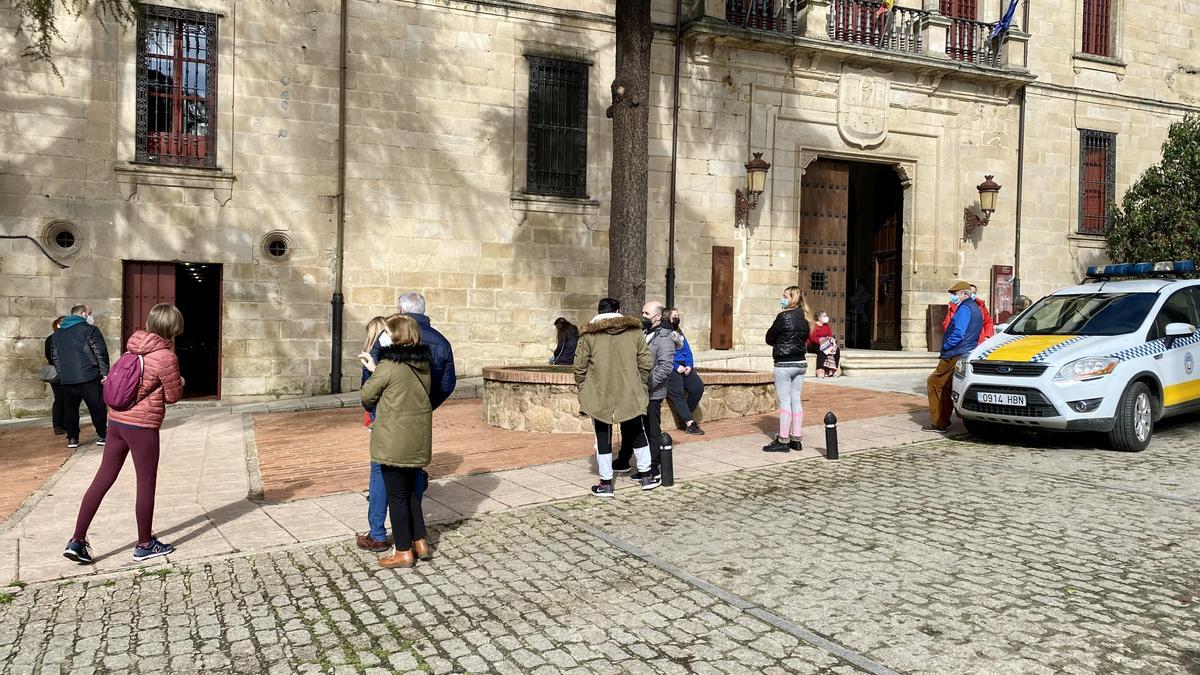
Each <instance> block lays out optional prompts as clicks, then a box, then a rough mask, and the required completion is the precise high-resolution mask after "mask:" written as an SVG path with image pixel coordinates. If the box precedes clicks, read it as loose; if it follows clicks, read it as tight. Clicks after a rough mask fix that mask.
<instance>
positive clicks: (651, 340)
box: [646, 324, 683, 401]
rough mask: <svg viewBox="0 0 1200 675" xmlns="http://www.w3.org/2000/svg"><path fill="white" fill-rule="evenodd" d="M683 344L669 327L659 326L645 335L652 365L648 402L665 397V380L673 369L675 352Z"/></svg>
mask: <svg viewBox="0 0 1200 675" xmlns="http://www.w3.org/2000/svg"><path fill="white" fill-rule="evenodd" d="M681 344H683V340H682V338H681V337H680V336H679V334H678V333H676V332H675V331H673V330H671V328H670V327H669V326H665V325H662V324H660V325H659V326H658V327H657V328H654V329H651V331H650V332H649V333H646V346H647V347H649V348H650V356H651V358H652V359H653V360H654V365H653V366H651V368H650V400H651V401H661V400H663V399H664V398H666V397H667V380H668V379H670V377H671V371H672V370H674V369H675V350H676V349H677V348H678V347H679V345H681Z"/></svg>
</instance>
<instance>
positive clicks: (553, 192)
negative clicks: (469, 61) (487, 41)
mask: <svg viewBox="0 0 1200 675" xmlns="http://www.w3.org/2000/svg"><path fill="white" fill-rule="evenodd" d="M526 58H527V59H528V61H529V158H528V163H527V171H526V186H525V191H526V192H528V193H530V194H536V195H548V196H554V197H586V196H587V115H588V64H586V63H580V62H578V61H563V60H560V59H551V58H546V57H542V56H529V57H526Z"/></svg>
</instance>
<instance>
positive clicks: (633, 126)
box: [608, 0, 654, 314]
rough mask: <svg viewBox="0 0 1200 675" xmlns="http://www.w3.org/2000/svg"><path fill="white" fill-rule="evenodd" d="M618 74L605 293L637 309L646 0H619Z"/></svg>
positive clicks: (644, 173) (640, 296)
mask: <svg viewBox="0 0 1200 675" xmlns="http://www.w3.org/2000/svg"><path fill="white" fill-rule="evenodd" d="M616 19H617V25H616V33H617V74H616V79H615V80H614V81H613V84H612V98H613V103H612V106H611V107H609V109H608V116H609V117H610V118H612V121H613V132H612V137H613V160H612V206H611V210H610V213H609V226H608V294H609V295H610V296H612V297H614V298H616V299H617V300H620V301H621V310H622V311H624V312H626V313H634V314H636V313H637V312H638V311H640V310H641V307H642V303H644V302H645V300H646V208H647V202H648V200H649V186H648V168H647V153H648V147H647V133H648V125H649V120H650V42H651V40H652V39H653V36H654V31H653V28H652V26H651V24H650V0H617V8H616Z"/></svg>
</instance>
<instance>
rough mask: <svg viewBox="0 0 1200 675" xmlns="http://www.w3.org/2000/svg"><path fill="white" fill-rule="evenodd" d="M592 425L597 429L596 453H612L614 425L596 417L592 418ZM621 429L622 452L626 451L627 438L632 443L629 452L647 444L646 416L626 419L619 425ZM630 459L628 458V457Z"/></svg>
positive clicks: (631, 452)
mask: <svg viewBox="0 0 1200 675" xmlns="http://www.w3.org/2000/svg"><path fill="white" fill-rule="evenodd" d="M592 427H593V428H594V429H595V430H596V453H597V454H600V455H611V454H612V430H613V425H611V424H609V423H608V422H604V421H602V420H598V419H596V418H595V417H593V418H592ZM619 428H620V429H621V452H625V439H627V438H628V439H629V441H630V442H631V443H636V444H637V445H630V446H629V447H630V451H629V454H631V455H632V454H633V450H632V448H640V447H642V446H644V445H646V418H644V417H635V418H633V419H631V420H625V421H624V422H621V423H620V425H619ZM626 461H628V458H627V459H626Z"/></svg>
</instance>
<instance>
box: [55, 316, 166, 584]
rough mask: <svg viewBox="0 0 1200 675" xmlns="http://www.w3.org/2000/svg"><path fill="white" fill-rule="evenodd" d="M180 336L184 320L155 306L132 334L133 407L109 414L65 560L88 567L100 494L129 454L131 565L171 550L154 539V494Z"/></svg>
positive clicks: (130, 349) (128, 348)
mask: <svg viewBox="0 0 1200 675" xmlns="http://www.w3.org/2000/svg"><path fill="white" fill-rule="evenodd" d="M182 333H183V315H182V314H180V313H179V309H177V308H176V307H175V306H174V305H168V304H159V305H155V306H154V308H153V309H151V310H150V316H149V317H148V318H147V319H146V330H140V329H139V330H137V331H134V333H133V335H131V336H129V341H128V342H127V343H126V346H125V349H126V351H128V352H130V353H133V354H138V355H140V356H141V357H142V382H141V385H140V386H139V387H138V393H137V403H135V404H134V405H133V407H131V408H129V409H128V410H122V411H115V410H110V411H109V413H108V422H109V430H108V437H107V439H106V440H107V441H108V443H107V444H106V445H105V446H104V456H103V457H102V458H101V460H100V468H99V469H98V470H97V471H96V477H95V478H93V479H92V484H91V486H90V487H89V488H88V489H87V492H86V493H84V495H83V503H82V504H80V505H79V518H78V519H77V520H76V522H75V535H74V536H73V537H71V540H70V541H69V542H67V548H66V550H65V551H63V556H64V557H66V558H67V559H69V560H74V561H75V562H78V563H82V564H85V565H86V564H89V563H91V562H92V555H91V550H90V547H89V546H88V543H87V540H86V536H87V531H88V527H89V526H91V524H92V518H94V517H95V516H96V511H97V509H99V508H100V502H102V501H103V500H104V495H105V494H107V493H108V490H109V488H111V487H112V486H113V483H115V482H116V480H117V476H118V475H119V474H120V473H121V466H122V465H123V464H124V463H125V456H126V455H133V468H134V471H135V472H136V473H137V502H136V505H135V507H134V510H135V512H136V515H137V526H138V544H137V548H135V549H134V550H133V559H134V560H149V559H150V558H157V557H159V556H164V555H167V554H170V553H172V552H174V551H175V547H174V546H171V545H170V544H164V543H162V542H161V541H159V540H158V539H155V538H154V535H153V533H152V531H153V530H152V527H151V526H152V525H153V521H154V489H155V484H156V482H157V480H158V430H159V427H161V426H162V422H163V417H164V416H166V412H167V404H169V403H175V402H176V401H178V400H179V398H180V397H181V396H182V395H183V378H181V377H180V376H179V359H178V357H176V356H175V351H174V345H175V338H177V337H179V336H180V335H181V334H182Z"/></svg>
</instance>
